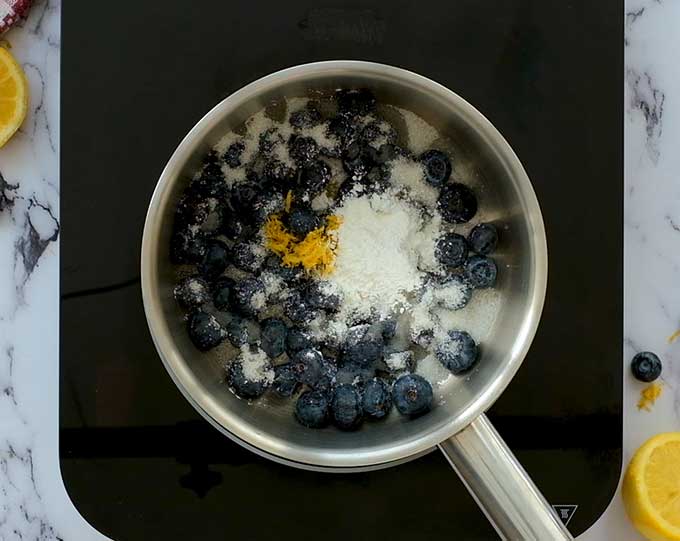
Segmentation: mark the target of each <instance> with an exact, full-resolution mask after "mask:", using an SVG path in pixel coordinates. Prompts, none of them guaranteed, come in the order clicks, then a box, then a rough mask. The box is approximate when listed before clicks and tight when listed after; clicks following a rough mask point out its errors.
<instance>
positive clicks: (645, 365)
mask: <svg viewBox="0 0 680 541" xmlns="http://www.w3.org/2000/svg"><path fill="white" fill-rule="evenodd" d="M630 369H631V370H632V372H633V376H635V378H636V379H639V380H640V381H644V382H650V381H654V380H655V379H657V378H658V377H659V376H660V375H661V359H659V357H658V356H657V355H656V354H654V353H652V352H651V351H642V352H640V353H638V354H637V355H635V357H633V361H632V362H631V363H630Z"/></svg>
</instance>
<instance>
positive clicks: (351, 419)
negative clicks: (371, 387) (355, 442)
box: [331, 383, 363, 430]
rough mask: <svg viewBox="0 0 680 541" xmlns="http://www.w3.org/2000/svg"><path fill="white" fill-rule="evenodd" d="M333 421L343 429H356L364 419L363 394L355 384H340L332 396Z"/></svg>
mask: <svg viewBox="0 0 680 541" xmlns="http://www.w3.org/2000/svg"><path fill="white" fill-rule="evenodd" d="M331 415H332V417H333V423H334V424H335V426H337V427H338V428H340V429H341V430H356V429H357V428H359V425H360V424H361V421H362V420H363V415H362V409H361V395H360V394H359V391H358V390H357V388H356V387H355V386H354V385H349V384H347V383H343V384H342V385H338V386H337V387H336V388H335V390H334V391H333V396H332V397H331Z"/></svg>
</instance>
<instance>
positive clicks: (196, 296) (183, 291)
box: [173, 276, 210, 308]
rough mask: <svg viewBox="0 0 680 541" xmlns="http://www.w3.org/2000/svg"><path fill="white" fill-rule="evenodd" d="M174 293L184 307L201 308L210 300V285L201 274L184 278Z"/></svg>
mask: <svg viewBox="0 0 680 541" xmlns="http://www.w3.org/2000/svg"><path fill="white" fill-rule="evenodd" d="M173 293H174V295H175V299H177V302H178V303H179V304H180V305H182V306H183V307H184V308H199V307H200V306H202V305H203V304H205V303H206V302H208V301H209V300H210V286H208V283H207V282H206V281H205V280H204V279H203V278H201V277H200V276H188V277H186V278H184V279H183V280H182V281H181V282H180V283H179V284H177V285H176V286H175V289H174V290H173Z"/></svg>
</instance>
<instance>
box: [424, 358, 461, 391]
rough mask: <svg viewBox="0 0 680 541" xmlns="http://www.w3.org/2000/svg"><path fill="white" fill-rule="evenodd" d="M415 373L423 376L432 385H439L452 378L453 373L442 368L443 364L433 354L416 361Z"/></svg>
mask: <svg viewBox="0 0 680 541" xmlns="http://www.w3.org/2000/svg"><path fill="white" fill-rule="evenodd" d="M416 374H418V375H420V376H422V377H424V378H425V379H426V380H427V381H429V382H430V383H431V384H432V386H433V387H441V386H442V385H445V384H446V383H447V382H448V381H449V380H450V379H451V378H453V374H451V372H449V371H448V370H447V369H446V368H444V365H442V363H440V362H439V359H437V357H436V355H434V354H431V355H428V356H427V357H425V358H423V359H421V360H420V361H418V366H417V367H416Z"/></svg>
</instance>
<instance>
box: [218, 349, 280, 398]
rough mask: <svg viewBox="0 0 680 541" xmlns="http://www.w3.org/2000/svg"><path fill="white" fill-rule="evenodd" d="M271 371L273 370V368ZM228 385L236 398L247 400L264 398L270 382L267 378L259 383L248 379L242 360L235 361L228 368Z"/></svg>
mask: <svg viewBox="0 0 680 541" xmlns="http://www.w3.org/2000/svg"><path fill="white" fill-rule="evenodd" d="M269 369H270V370H271V367H270V368H269ZM227 383H228V384H229V387H230V388H231V390H232V391H234V394H235V395H236V396H238V397H240V398H245V399H247V400H251V399H253V398H258V397H259V396H262V395H263V394H264V392H265V391H266V390H267V388H268V387H269V385H270V381H269V380H268V379H266V378H263V379H261V380H259V381H253V380H250V379H248V378H247V377H246V375H245V374H244V371H243V363H242V362H241V360H240V358H239V359H234V360H233V361H232V362H231V364H230V365H229V367H228V368H227Z"/></svg>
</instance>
